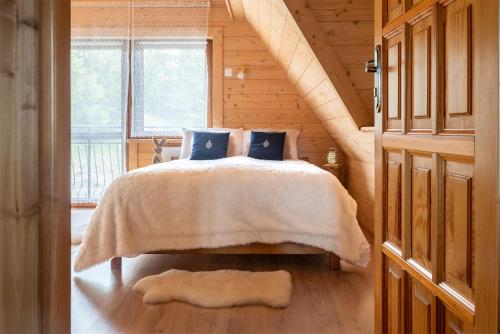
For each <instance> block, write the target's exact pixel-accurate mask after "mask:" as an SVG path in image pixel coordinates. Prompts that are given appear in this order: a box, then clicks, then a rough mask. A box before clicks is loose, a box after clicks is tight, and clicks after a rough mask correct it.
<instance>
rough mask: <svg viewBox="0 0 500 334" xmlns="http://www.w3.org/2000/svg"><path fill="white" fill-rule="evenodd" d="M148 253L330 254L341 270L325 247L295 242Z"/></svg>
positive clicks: (116, 261)
mask: <svg viewBox="0 0 500 334" xmlns="http://www.w3.org/2000/svg"><path fill="white" fill-rule="evenodd" d="M146 254H289V255H292V254H294V255H298V254H311V255H312V254H325V255H328V258H329V261H328V265H329V268H330V269H331V270H340V258H339V257H338V256H337V255H336V254H334V253H331V252H328V251H325V250H324V249H321V248H317V247H312V246H305V245H301V244H295V243H281V244H276V245H269V244H262V243H254V244H250V245H245V246H230V247H221V248H201V249H190V250H171V251H157V252H148V253H146ZM121 268H122V258H121V257H115V258H113V259H111V269H113V270H121Z"/></svg>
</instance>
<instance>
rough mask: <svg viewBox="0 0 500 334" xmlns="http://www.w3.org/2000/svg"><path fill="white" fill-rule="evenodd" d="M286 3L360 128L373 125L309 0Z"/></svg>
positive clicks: (371, 118)
mask: <svg viewBox="0 0 500 334" xmlns="http://www.w3.org/2000/svg"><path fill="white" fill-rule="evenodd" d="M283 2H284V3H285V5H286V7H287V8H288V11H289V12H290V14H291V15H292V17H293V18H294V20H295V23H296V24H297V26H298V28H299V30H300V31H301V32H302V34H303V36H304V38H305V39H306V41H307V42H308V44H309V46H310V47H311V49H312V51H313V52H314V54H315V55H316V58H317V59H318V60H319V62H320V64H321V66H322V67H323V69H324V71H325V72H326V73H327V75H328V78H329V79H330V81H331V82H332V84H333V86H334V87H335V90H336V91H337V93H338V95H339V97H340V98H341V100H342V102H344V105H345V106H346V108H347V110H348V111H349V113H350V114H351V117H352V119H353V120H354V122H355V123H356V125H357V126H358V128H360V127H363V126H371V125H373V115H372V112H371V110H368V111H367V110H366V108H365V107H364V105H363V103H362V102H361V99H360V97H359V96H358V94H357V93H356V90H355V89H354V86H353V84H352V82H351V80H350V79H349V77H348V76H347V73H346V71H345V70H344V68H343V66H342V64H341V62H340V60H339V58H338V57H337V55H336V53H335V50H334V49H333V47H332V46H331V45H330V43H329V40H328V36H327V35H326V33H325V31H324V30H323V28H322V27H321V25H320V24H319V23H318V21H316V18H315V17H314V14H313V13H312V11H311V10H309V9H308V8H307V7H306V5H305V1H304V0H283Z"/></svg>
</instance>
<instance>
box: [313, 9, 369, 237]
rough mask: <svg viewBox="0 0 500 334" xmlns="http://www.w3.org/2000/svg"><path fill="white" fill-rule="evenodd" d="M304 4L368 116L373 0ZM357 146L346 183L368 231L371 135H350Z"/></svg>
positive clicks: (351, 158)
mask: <svg viewBox="0 0 500 334" xmlns="http://www.w3.org/2000/svg"><path fill="white" fill-rule="evenodd" d="M306 5H307V6H308V8H309V9H310V10H311V11H312V13H313V14H314V17H315V18H316V21H317V22H318V23H319V25H320V26H321V28H322V29H323V31H324V32H325V33H326V35H327V36H328V42H329V45H330V46H331V47H332V48H333V49H334V51H335V54H336V55H337V56H338V58H339V60H340V62H341V64H342V67H343V68H344V70H345V72H346V74H347V76H348V77H349V79H350V80H351V82H352V84H353V86H354V88H355V90H356V93H357V94H358V96H359V98H360V99H361V102H362V103H363V106H364V107H365V108H366V112H367V113H372V110H373V74H367V73H365V71H364V63H365V61H367V60H369V59H372V58H373V53H374V51H373V47H374V44H373V43H374V38H373V27H374V22H373V18H374V13H373V11H374V6H375V4H374V1H373V0H354V1H350V0H349V1H348V0H306ZM351 137H354V138H353V139H354V140H352V142H353V143H356V145H360V146H365V147H366V148H367V149H368V152H367V153H366V154H362V155H361V156H357V157H354V156H350V157H349V159H347V162H346V164H347V180H348V188H349V192H350V193H351V196H353V197H354V199H355V200H356V202H357V203H358V211H359V213H358V216H359V217H358V218H359V220H360V221H362V222H363V224H364V225H365V226H368V227H369V228H370V229H371V226H372V214H371V213H372V212H373V203H374V196H375V169H374V157H373V155H372V150H370V148H372V147H374V141H373V138H374V137H373V134H371V133H366V132H353V133H352V134H351Z"/></svg>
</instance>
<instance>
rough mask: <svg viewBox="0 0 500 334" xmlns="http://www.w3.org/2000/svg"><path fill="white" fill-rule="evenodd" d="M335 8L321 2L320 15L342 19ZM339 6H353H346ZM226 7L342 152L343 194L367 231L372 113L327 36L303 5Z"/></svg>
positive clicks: (237, 3)
mask: <svg viewBox="0 0 500 334" xmlns="http://www.w3.org/2000/svg"><path fill="white" fill-rule="evenodd" d="M316 2H318V1H316ZM338 3H339V1H336V3H335V4H333V3H332V1H331V0H324V1H322V2H321V4H322V5H323V6H325V10H326V8H328V6H329V8H330V9H332V8H333V10H335V9H336V8H337V10H338V12H337V14H338V13H340V14H342V9H338ZM345 3H346V6H352V5H353V4H352V1H350V2H345ZM227 4H228V8H229V9H230V11H231V12H232V15H233V17H234V18H235V19H236V20H238V19H246V20H247V21H248V22H249V23H250V25H251V26H252V27H253V28H254V30H255V31H256V32H257V34H258V35H259V36H260V38H261V39H262V41H263V42H264V44H265V45H266V46H267V47H268V48H269V50H270V52H271V53H272V55H273V57H274V58H275V59H276V60H277V61H278V63H279V64H280V66H281V67H282V68H283V69H284V70H285V72H286V73H287V76H288V78H289V80H290V81H291V82H292V83H293V84H294V85H295V86H296V87H297V89H298V91H299V92H300V94H301V95H302V97H303V98H304V100H305V101H306V103H307V104H308V105H309V107H310V108H311V109H313V111H314V112H315V113H316V115H317V116H318V118H319V119H320V121H321V123H322V124H323V126H324V127H325V129H326V130H327V131H328V133H329V135H330V136H331V137H332V138H333V139H334V140H335V142H336V143H337V145H338V146H339V147H340V148H341V150H342V151H343V153H344V155H345V156H346V158H347V160H348V161H347V165H348V166H347V168H346V172H347V183H348V190H349V192H350V193H351V195H352V196H353V197H354V198H355V199H356V201H357V202H358V208H359V210H358V212H359V214H358V219H359V220H360V221H361V222H362V224H363V225H365V226H367V227H368V228H371V227H372V210H373V199H374V168H373V166H374V136H373V132H372V129H371V128H366V127H370V126H372V125H373V112H372V108H369V107H366V106H365V105H363V102H362V99H361V98H360V96H359V95H358V91H356V88H355V87H354V85H353V82H352V80H351V78H350V77H349V76H348V73H347V72H346V70H345V68H344V67H343V65H342V63H341V61H340V59H339V57H338V56H337V54H336V52H335V49H334V47H333V46H332V45H331V36H329V35H327V33H326V31H325V29H324V28H323V27H322V26H321V24H320V23H319V22H318V21H317V18H316V17H315V15H314V13H313V12H312V11H311V10H310V9H309V8H308V7H309V6H308V3H306V1H305V0H227ZM335 5H337V7H336V6H335ZM352 56H353V57H359V55H358V54H353V55H352ZM360 216H361V217H360Z"/></svg>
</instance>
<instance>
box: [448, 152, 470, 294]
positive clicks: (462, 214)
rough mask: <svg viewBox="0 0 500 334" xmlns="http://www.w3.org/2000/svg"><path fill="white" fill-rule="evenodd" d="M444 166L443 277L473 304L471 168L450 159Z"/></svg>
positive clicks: (467, 164)
mask: <svg viewBox="0 0 500 334" xmlns="http://www.w3.org/2000/svg"><path fill="white" fill-rule="evenodd" d="M444 166H445V167H444V179H445V180H444V193H445V195H444V258H445V261H444V266H445V268H444V278H445V281H446V283H447V284H448V285H449V286H450V287H452V288H453V289H454V290H456V291H457V292H458V293H460V294H462V295H463V296H464V297H466V298H467V299H469V300H470V301H473V297H474V296H473V291H474V289H473V283H474V272H475V270H474V249H475V247H474V230H475V227H474V225H475V219H474V216H475V215H474V203H473V201H474V195H473V194H474V178H473V173H474V166H473V165H472V164H469V163H462V162H456V161H451V160H445V161H444Z"/></svg>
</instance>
